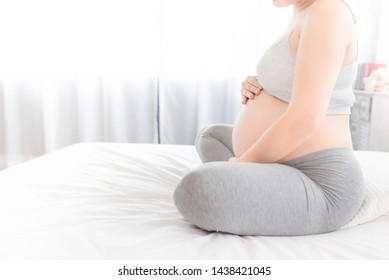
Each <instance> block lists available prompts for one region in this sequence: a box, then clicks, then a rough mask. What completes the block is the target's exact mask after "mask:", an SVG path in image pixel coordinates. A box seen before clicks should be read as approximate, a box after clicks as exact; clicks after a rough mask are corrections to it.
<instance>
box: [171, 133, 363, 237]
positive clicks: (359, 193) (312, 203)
mask: <svg viewBox="0 0 389 280" xmlns="http://www.w3.org/2000/svg"><path fill="white" fill-rule="evenodd" d="M231 135H232V126H228V125H213V126H209V127H206V128H204V129H203V130H202V131H201V132H200V133H199V135H198V136H197V139H196V147H197V150H198V153H199V155H200V158H201V159H202V161H203V162H205V164H203V165H201V166H199V167H197V168H195V169H194V170H192V171H190V172H189V173H188V174H186V175H185V176H184V178H183V179H182V180H181V182H180V183H179V185H178V186H177V188H176V190H175V192H174V202H175V204H176V206H177V209H178V210H179V211H180V213H181V214H182V216H183V217H184V218H185V219H186V220H187V221H189V222H190V223H192V224H194V225H196V226H198V227H200V228H202V229H205V230H208V231H221V232H227V233H233V234H238V235H281V236H286V235H307V234H317V233H324V232H330V231H334V230H337V229H339V228H340V227H342V226H343V225H345V224H346V223H347V222H349V221H350V220H351V219H352V218H353V216H354V215H355V214H356V213H357V212H358V210H359V208H360V206H361V205H362V202H363V200H364V197H365V192H364V179H363V175H362V171H361V168H360V165H359V163H358V161H357V159H356V157H355V155H354V152H353V150H352V149H350V148H333V149H327V150H322V151H318V152H314V153H311V154H308V155H305V156H302V157H299V158H296V159H293V160H290V161H288V162H286V163H283V164H280V163H271V164H261V163H231V162H226V161H227V160H228V159H229V158H230V157H233V156H234V154H233V152H232V151H233V149H232V140H231Z"/></svg>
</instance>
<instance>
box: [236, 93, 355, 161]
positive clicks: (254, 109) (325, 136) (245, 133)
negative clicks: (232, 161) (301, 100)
mask: <svg viewBox="0 0 389 280" xmlns="http://www.w3.org/2000/svg"><path fill="white" fill-rule="evenodd" d="M287 107H288V103H286V102H284V101H282V100H280V99H278V98H276V97H274V96H271V95H270V94H268V93H266V92H264V91H262V92H261V94H260V95H259V96H256V97H255V98H254V99H253V100H249V101H248V102H247V104H246V105H244V107H243V108H242V110H241V112H240V114H239V116H238V119H237V121H236V123H235V126H234V130H233V135H232V143H233V148H234V153H235V156H237V157H239V156H241V155H242V154H243V153H245V152H246V151H247V150H248V149H249V148H250V147H251V146H252V145H253V144H254V143H255V142H256V141H257V140H258V139H260V138H261V136H262V134H263V133H264V132H265V131H266V130H267V129H268V128H269V127H270V126H271V125H272V124H273V123H274V122H276V121H277V120H278V118H280V117H281V115H282V114H284V113H285V111H286V109H287ZM338 147H350V148H351V147H352V142H351V135H350V128H349V115H327V116H326V119H325V121H324V122H323V123H322V124H321V125H320V127H318V128H317V130H316V131H315V132H314V134H313V135H311V136H310V137H309V138H308V139H307V140H306V141H304V142H303V143H302V144H301V145H300V146H299V147H298V148H297V149H295V150H293V151H292V152H291V153H290V154H288V155H286V156H285V157H284V158H282V159H281V160H279V162H286V161H288V160H291V159H294V158H297V157H300V156H303V155H307V154H309V153H313V152H317V151H320V150H324V149H330V148H338Z"/></svg>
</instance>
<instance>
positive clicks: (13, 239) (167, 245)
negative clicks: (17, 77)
mask: <svg viewBox="0 0 389 280" xmlns="http://www.w3.org/2000/svg"><path fill="white" fill-rule="evenodd" d="M357 155H358V158H359V159H360V161H361V164H362V167H363V170H364V173H365V177H366V180H367V185H368V188H369V189H368V194H367V198H366V201H365V204H364V206H363V207H362V209H361V211H360V213H359V214H358V215H357V217H356V218H355V219H354V220H353V221H352V222H351V223H350V224H349V225H348V226H347V227H346V228H345V229H343V230H340V231H337V232H332V233H328V234H321V235H313V236H300V237H261V236H257V237H251V236H247V237H241V236H234V235H229V234H223V233H208V232H205V231H202V230H200V229H198V228H196V227H194V226H192V225H190V224H189V223H187V222H186V221H185V220H184V219H183V218H182V217H181V216H180V214H179V213H178V212H177V210H176V208H175V206H174V204H173V200H172V193H173V190H174V188H175V186H176V185H177V183H178V182H179V180H180V179H181V177H182V176H183V175H184V174H185V173H187V172H188V171H189V170H190V169H192V168H194V167H196V166H197V165H199V164H200V160H199V158H198V156H197V154H196V152H195V149H194V147H193V146H173V145H151V144H150V145H148V144H112V143H85V144H76V145H73V146H70V147H67V148H64V149H62V150H59V151H57V152H54V153H51V154H48V155H45V156H42V157H39V158H36V159H34V160H31V161H29V162H26V163H23V164H20V165H17V166H14V167H11V168H8V169H6V170H3V171H1V172H0V226H1V229H0V259H389V153H379V152H357ZM357 224H360V225H357Z"/></svg>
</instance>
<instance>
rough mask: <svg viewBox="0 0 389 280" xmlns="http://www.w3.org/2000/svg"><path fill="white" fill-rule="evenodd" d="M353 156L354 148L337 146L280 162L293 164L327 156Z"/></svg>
mask: <svg viewBox="0 0 389 280" xmlns="http://www.w3.org/2000/svg"><path fill="white" fill-rule="evenodd" d="M350 156H351V157H355V154H354V150H353V149H352V148H349V147H339V148H329V149H324V150H320V151H316V152H312V153H309V154H306V155H303V156H300V157H297V158H294V159H291V160H288V161H286V162H283V163H282V164H285V165H290V166H294V165H297V164H299V163H304V162H310V161H314V160H318V159H322V158H329V157H350Z"/></svg>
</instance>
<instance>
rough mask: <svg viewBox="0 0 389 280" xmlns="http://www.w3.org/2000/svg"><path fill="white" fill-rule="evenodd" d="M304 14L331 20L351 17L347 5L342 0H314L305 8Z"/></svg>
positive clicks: (346, 19) (345, 19)
mask: <svg viewBox="0 0 389 280" xmlns="http://www.w3.org/2000/svg"><path fill="white" fill-rule="evenodd" d="M306 14H307V15H312V16H315V17H317V18H327V19H328V18H331V19H332V20H344V21H348V20H349V19H350V18H351V19H353V15H352V12H351V11H350V8H349V6H348V5H347V4H346V3H345V2H344V1H342V0H316V1H314V2H313V3H312V5H311V6H309V7H308V8H307V11H306Z"/></svg>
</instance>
